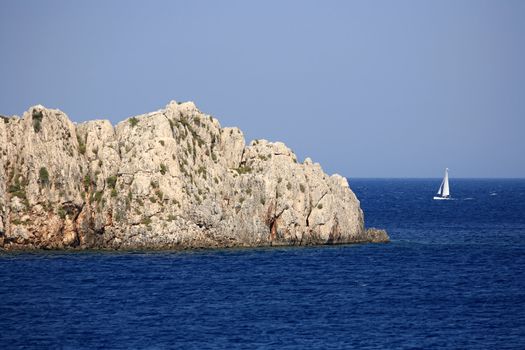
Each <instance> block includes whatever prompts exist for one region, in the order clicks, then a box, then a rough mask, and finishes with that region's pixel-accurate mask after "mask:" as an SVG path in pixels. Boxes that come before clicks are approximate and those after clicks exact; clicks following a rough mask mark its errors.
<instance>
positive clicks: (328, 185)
mask: <svg viewBox="0 0 525 350" xmlns="http://www.w3.org/2000/svg"><path fill="white" fill-rule="evenodd" d="M2 119H3V120H0V249H2V250H18V249H23V250H26V249H188V248H189V249H191V248H226V247H258V246H271V245H312V244H342V243H363V242H388V235H387V234H386V232H385V231H383V230H375V229H369V230H366V229H365V226H364V218H363V212H362V210H361V208H360V205H359V201H358V199H357V198H356V196H355V195H354V193H353V192H352V190H351V189H350V187H349V186H348V182H347V181H346V179H345V178H344V177H342V176H339V175H332V176H328V175H326V174H325V173H324V172H323V170H322V168H321V166H320V165H319V164H317V163H313V162H312V161H311V160H310V159H309V158H307V159H305V160H304V162H302V163H299V162H298V161H297V157H296V156H295V154H294V153H293V152H292V151H291V150H290V149H289V148H287V147H286V146H285V145H284V144H283V143H281V142H275V143H273V142H268V141H266V140H254V141H252V142H251V143H250V144H249V145H245V141H244V136H243V134H242V132H241V131H240V130H239V129H237V128H223V127H221V126H220V124H219V122H218V120H217V119H215V118H213V117H212V116H210V115H207V114H204V113H202V112H201V111H199V110H198V109H197V107H196V106H195V105H194V104H193V103H192V102H185V103H177V102H170V103H169V104H168V105H167V106H166V108H164V109H162V110H159V111H156V112H151V113H148V114H144V115H140V116H136V117H132V118H129V119H126V120H124V121H122V122H120V123H118V124H117V125H116V126H112V125H111V123H110V122H109V121H107V120H94V121H88V122H85V123H80V124H75V123H73V122H71V120H70V119H69V118H68V117H67V115H66V114H64V113H63V112H61V111H59V110H53V109H47V108H45V107H43V106H40V105H39V106H34V107H32V108H30V109H29V110H28V111H27V112H25V113H24V115H23V116H22V117H21V118H20V117H16V116H13V117H9V118H8V117H2Z"/></svg>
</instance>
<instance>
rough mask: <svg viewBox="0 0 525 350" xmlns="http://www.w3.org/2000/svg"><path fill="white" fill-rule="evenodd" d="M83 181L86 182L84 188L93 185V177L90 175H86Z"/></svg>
mask: <svg viewBox="0 0 525 350" xmlns="http://www.w3.org/2000/svg"><path fill="white" fill-rule="evenodd" d="M82 182H83V183H84V189H85V190H86V191H87V190H89V185H91V177H89V175H86V176H84V180H83V181H82Z"/></svg>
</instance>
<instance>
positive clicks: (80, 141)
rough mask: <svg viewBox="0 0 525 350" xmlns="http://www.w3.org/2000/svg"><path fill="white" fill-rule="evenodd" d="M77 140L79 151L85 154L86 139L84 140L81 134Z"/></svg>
mask: <svg viewBox="0 0 525 350" xmlns="http://www.w3.org/2000/svg"><path fill="white" fill-rule="evenodd" d="M77 142H78V151H79V152H80V154H85V153H86V144H85V143H84V141H82V138H81V137H80V136H79V135H77Z"/></svg>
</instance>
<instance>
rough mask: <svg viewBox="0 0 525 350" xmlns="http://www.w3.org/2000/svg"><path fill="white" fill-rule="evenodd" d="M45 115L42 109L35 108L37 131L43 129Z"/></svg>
mask: <svg viewBox="0 0 525 350" xmlns="http://www.w3.org/2000/svg"><path fill="white" fill-rule="evenodd" d="M43 117H44V115H43V114H42V111H37V110H36V109H34V110H33V130H35V132H39V131H40V130H41V129H42V118H43Z"/></svg>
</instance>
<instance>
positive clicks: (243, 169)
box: [235, 165, 252, 175]
mask: <svg viewBox="0 0 525 350" xmlns="http://www.w3.org/2000/svg"><path fill="white" fill-rule="evenodd" d="M235 171H237V173H238V174H239V175H242V174H249V173H251V172H252V168H250V167H249V166H247V165H242V166H240V167H238V168H237V169H235Z"/></svg>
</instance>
